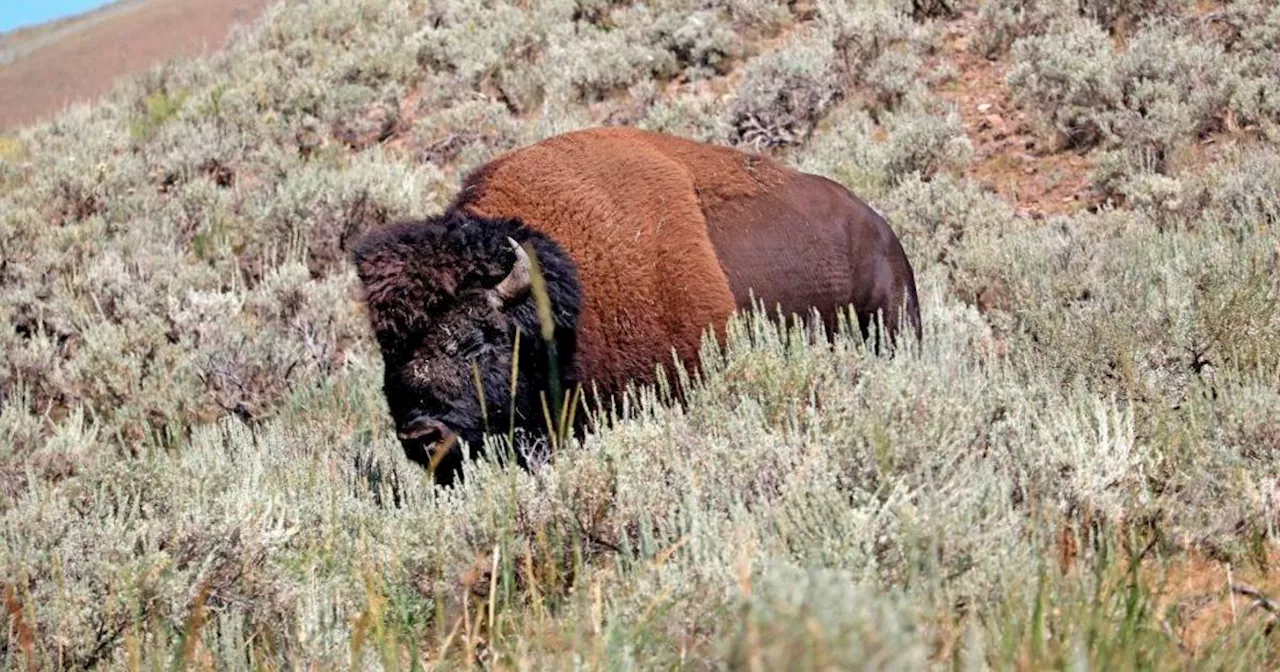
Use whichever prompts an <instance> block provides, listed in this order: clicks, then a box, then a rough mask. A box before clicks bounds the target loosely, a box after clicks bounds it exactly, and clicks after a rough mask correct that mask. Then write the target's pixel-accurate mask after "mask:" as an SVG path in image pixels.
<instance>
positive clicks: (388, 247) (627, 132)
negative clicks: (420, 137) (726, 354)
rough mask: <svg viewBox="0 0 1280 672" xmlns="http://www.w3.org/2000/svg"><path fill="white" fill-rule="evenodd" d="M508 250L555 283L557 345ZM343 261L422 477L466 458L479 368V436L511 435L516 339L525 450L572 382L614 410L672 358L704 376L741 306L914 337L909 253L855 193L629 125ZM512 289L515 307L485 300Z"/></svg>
mask: <svg viewBox="0 0 1280 672" xmlns="http://www.w3.org/2000/svg"><path fill="white" fill-rule="evenodd" d="M511 241H515V242H517V243H519V244H521V245H523V246H524V247H523V248H522V249H526V250H528V251H529V252H532V257H533V262H532V263H534V264H537V265H541V266H542V269H543V271H544V272H545V274H546V276H547V278H546V286H547V289H548V292H549V294H550V302H551V305H552V308H553V310H554V312H555V320H554V321H555V333H554V336H553V338H552V340H551V342H550V343H549V344H548V343H544V342H543V341H542V339H541V338H540V337H539V325H538V318H537V314H536V310H535V306H534V300H533V298H532V297H531V296H530V292H529V288H528V282H527V279H525V275H524V274H523V272H522V271H521V267H520V266H519V265H518V264H517V259H518V258H519V257H518V255H517V253H516V252H515V251H514V250H513V248H512V247H511ZM354 258H355V262H356V266H357V269H358V272H359V275H360V279H361V281H362V283H363V285H364V288H365V295H366V303H367V305H368V309H369V319H370V324H371V326H372V328H373V331H374V333H375V334H376V335H377V338H378V342H379V345H380V346H381V349H382V353H383V360H384V365H385V371H386V372H385V380H384V391H385V393H386V396H387V401H388V404H389V406H390V407H391V414H392V416H393V418H394V419H395V421H396V425H397V429H398V431H399V432H400V434H401V435H402V444H403V445H404V447H405V450H406V452H407V453H408V454H409V455H410V457H413V458H414V459H416V460H418V461H421V462H424V463H425V462H428V461H429V457H428V455H429V450H430V448H431V446H432V445H434V444H435V443H436V440H437V439H439V438H442V437H457V438H461V439H463V440H464V441H465V442H466V443H468V444H469V445H471V446H472V448H473V449H474V448H475V447H476V445H477V444H478V438H479V437H480V436H481V435H482V434H483V432H484V427H483V426H482V421H481V419H480V416H481V413H480V407H481V404H480V400H479V399H480V398H479V397H478V396H477V395H476V394H475V383H474V377H475V373H473V371H472V369H471V367H472V365H473V363H474V365H475V367H476V369H478V372H479V376H480V378H481V383H482V387H483V390H484V395H483V397H484V399H485V403H484V407H485V409H486V410H487V411H488V413H489V415H490V426H489V429H491V430H493V431H495V432H500V433H502V432H505V431H506V430H507V428H508V427H509V426H510V423H511V421H512V417H511V416H509V415H508V414H507V412H506V409H507V408H508V407H509V406H510V401H511V400H510V399H509V398H508V394H507V387H506V386H507V385H509V384H510V379H509V376H510V368H511V348H512V345H513V343H514V340H515V338H514V336H515V334H516V333H517V332H519V333H520V343H521V350H520V378H521V381H520V387H519V388H518V389H517V393H516V399H515V408H516V412H515V416H514V424H515V425H516V426H517V427H519V428H521V429H523V430H525V431H527V432H530V433H534V434H537V433H539V432H540V431H541V430H542V429H543V428H545V422H544V420H543V411H542V406H541V401H540V399H541V396H540V395H542V394H546V393H548V392H549V390H551V388H552V387H554V386H555V384H558V386H559V389H560V390H562V391H563V393H564V394H565V395H566V396H567V395H568V393H569V392H570V391H571V390H572V387H573V385H574V384H576V383H579V382H581V383H582V384H583V386H584V387H585V388H587V389H588V390H590V389H592V388H593V387H594V388H598V390H599V391H600V392H602V393H603V396H604V399H606V400H607V399H609V398H611V397H612V395H613V394H615V393H617V392H619V391H621V390H622V389H623V387H624V386H625V385H626V384H627V383H628V382H636V383H642V384H643V383H649V382H653V373H654V367H655V365H657V364H663V365H664V367H665V368H666V369H667V370H670V369H671V366H670V365H671V362H672V360H671V352H672V351H673V350H674V352H675V354H676V356H677V357H679V358H680V359H681V361H682V362H683V363H684V364H685V366H686V367H688V368H689V369H691V370H696V369H697V364H698V362H697V355H698V349H699V345H700V342H701V336H702V334H703V331H704V329H706V328H708V327H710V328H712V329H713V330H714V332H715V334H716V335H717V337H720V338H723V335H724V327H725V324H726V322H727V321H728V318H729V317H730V315H731V314H732V313H733V312H734V311H735V310H736V309H739V308H749V307H750V305H751V303H750V301H751V296H752V295H753V294H754V297H755V299H756V300H757V301H760V302H763V304H764V307H765V308H766V309H767V310H768V311H769V312H770V313H774V312H776V310H777V309H778V308H781V310H782V311H783V312H784V313H800V314H808V312H809V311H810V310H816V311H817V312H818V314H819V315H820V316H821V319H822V321H823V323H824V324H825V325H826V327H827V329H828V330H829V331H830V332H834V329H835V324H836V315H837V313H838V312H839V311H841V310H842V309H843V307H844V306H850V305H851V306H852V307H853V309H854V311H855V313H856V314H857V315H858V320H859V326H860V328H861V329H862V331H863V334H864V335H865V336H868V337H872V336H874V333H873V332H872V330H871V329H870V326H871V322H872V321H873V318H874V316H875V315H877V314H878V315H880V316H882V318H883V319H884V322H885V324H886V327H887V332H888V333H887V336H888V341H889V342H890V343H892V342H894V341H896V340H897V336H898V332H899V331H900V329H901V327H902V326H903V320H904V319H905V320H906V322H907V324H908V325H909V326H910V328H911V329H912V331H913V332H914V333H915V334H916V336H917V338H918V337H919V336H920V333H921V325H920V315H919V306H918V301H917V298H916V288H915V279H914V276H913V273H912V270H911V266H910V264H909V263H908V261H907V258H906V255H905V254H904V253H903V250H902V246H901V245H900V243H899V241H898V239H897V237H896V236H895V235H894V233H893V231H892V230H891V229H890V228H889V226H888V224H886V223H885V221H884V220H883V219H882V218H880V217H879V216H878V215H876V213H875V212H873V211H872V210H871V209H870V208H869V207H867V205H866V204H865V203H863V202H862V201H861V200H859V199H858V198H857V197H855V196H854V195H853V194H851V193H849V191H848V190H847V189H845V188H844V187H842V186H841V185H839V184H837V183H835V182H832V181H830V180H827V179H825V178H822V177H818V176H814V175H808V174H805V173H800V172H798V171H794V170H791V169H788V168H785V167H783V166H781V165H779V164H777V163H776V162H774V161H773V160H771V159H769V158H767V157H763V156H759V155H754V154H748V153H743V152H739V151H737V150H734V149H730V148H727V147H718V146H715V145H708V144H703V143H697V142H693V141H689V140H685V139H681V138H676V137H672V136H668V135H662V134H658V133H652V132H647V131H641V130H636V129H630V128H625V127H609V128H597V129H589V130H585V131H578V132H574V133H568V134H565V135H560V136H555V137H552V138H549V139H547V140H544V141H542V142H540V143H537V144H534V145H531V146H528V147H525V148H522V149H518V150H516V151H514V152H511V153H509V154H507V155H505V156H502V157H499V158H498V159H496V160H495V161H492V162H490V163H489V164H487V165H485V166H483V167H481V168H480V169H478V170H476V171H475V172H473V173H472V174H470V175H469V176H467V178H466V180H465V181H464V184H463V189H462V191H461V193H460V194H459V195H458V197H457V199H456V200H455V201H454V203H453V204H451V206H450V207H449V209H448V210H447V211H446V212H444V213H442V214H441V215H439V216H437V217H433V218H429V219H427V220H423V221H418V222H406V223H400V224H397V225H394V226H391V227H388V228H386V229H384V230H380V231H375V232H373V233H371V234H369V235H367V236H366V237H365V238H364V239H362V240H361V241H360V242H359V243H358V244H357V245H356V246H355V248H354ZM504 279H505V280H504ZM504 287H505V288H506V289H507V290H511V289H512V288H518V291H513V293H512V295H511V296H507V297H506V298H504V299H502V300H500V301H499V300H496V299H495V298H494V296H495V291H496V290H497V289H501V288H504ZM903 308H905V314H903ZM877 340H879V339H877ZM552 353H554V354H555V355H556V356H557V357H558V363H559V367H558V370H557V371H555V372H553V371H552V365H551V364H549V363H548V356H549V355H550V354H552ZM579 415H580V416H581V414H579ZM575 429H576V430H579V431H580V426H578V427H575ZM460 455H461V454H460V452H457V451H450V452H449V453H448V454H447V456H446V462H445V464H444V465H442V467H443V468H442V469H438V470H437V477H438V479H439V480H441V481H442V482H447V481H449V480H451V479H452V477H453V475H454V473H455V472H456V465H457V462H458V461H459V459H460Z"/></svg>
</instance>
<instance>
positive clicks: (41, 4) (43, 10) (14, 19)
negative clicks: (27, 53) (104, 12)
mask: <svg viewBox="0 0 1280 672" xmlns="http://www.w3.org/2000/svg"><path fill="white" fill-rule="evenodd" d="M111 1H112V0H0V33H5V32H8V31H10V30H13V29H14V28H22V27H23V26H31V25H35V24H37V23H44V22H45V21H49V20H51V19H57V18H61V17H64V16H70V15H72V14H80V13H81V12H87V11H89V10H91V9H93V8H95V7H101V6H102V5H106V4H109V3H110V2H111Z"/></svg>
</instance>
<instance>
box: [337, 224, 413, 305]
mask: <svg viewBox="0 0 1280 672" xmlns="http://www.w3.org/2000/svg"><path fill="white" fill-rule="evenodd" d="M406 252H407V250H406V247H405V246H404V245H398V244H395V243H393V242H391V241H385V240H378V239H377V238H372V239H370V238H366V239H365V240H362V241H361V242H360V244H359V245H358V246H357V247H356V248H355V250H354V254H353V255H352V256H353V261H354V262H355V266H356V275H357V276H359V278H360V283H361V284H362V285H364V294H365V301H366V302H367V303H369V305H370V307H371V308H375V309H376V308H377V307H378V306H381V305H384V304H386V303H387V302H389V301H391V300H394V298H395V297H396V296H403V295H405V294H407V293H409V292H410V291H411V290H412V287H411V283H412V278H411V276H410V275H409V274H408V273H407V272H406V271H407V270H408V268H407V267H408V255H407V254H406Z"/></svg>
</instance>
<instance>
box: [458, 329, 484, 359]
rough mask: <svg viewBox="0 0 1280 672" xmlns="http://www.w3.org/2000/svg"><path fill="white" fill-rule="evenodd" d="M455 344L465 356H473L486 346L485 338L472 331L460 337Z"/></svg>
mask: <svg viewBox="0 0 1280 672" xmlns="http://www.w3.org/2000/svg"><path fill="white" fill-rule="evenodd" d="M455 345H456V348H457V350H458V351H459V352H460V353H461V355H462V356H463V357H472V356H474V355H477V354H479V353H480V351H481V350H482V349H483V348H484V339H483V338H482V337H481V336H480V334H478V333H471V334H467V335H465V336H463V337H462V338H459V339H458V340H457V342H456V344H455Z"/></svg>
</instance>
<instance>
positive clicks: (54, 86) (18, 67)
mask: <svg viewBox="0 0 1280 672" xmlns="http://www.w3.org/2000/svg"><path fill="white" fill-rule="evenodd" d="M265 5H267V0H122V1H120V2H114V3H112V4H110V5H107V6H105V7H102V8H99V9H97V10H95V11H92V12H88V13H85V14H82V15H79V16H74V17H69V18H66V19H62V20H59V21H54V22H50V23H48V24H43V25H39V26H32V27H29V28H24V29H22V30H17V31H13V32H11V33H7V34H3V35H0V130H4V129H12V128H16V127H18V126H20V125H22V124H29V123H32V122H35V121H41V120H45V119H48V118H50V117H51V116H52V115H54V114H56V113H57V112H58V111H59V110H61V109H62V108H64V107H65V106H67V105H69V104H76V103H82V102H87V101H89V100H92V99H94V98H96V97H98V96H100V95H102V94H104V93H106V92H107V91H108V90H110V88H111V86H112V85H113V83H114V82H115V81H116V80H117V79H118V78H120V77H125V76H129V75H134V74H137V73H139V72H141V71H143V70H146V69H147V68H148V67H150V66H151V65H153V64H154V63H156V62H159V61H164V60H167V59H170V58H172V57H174V56H194V55H198V54H201V53H202V52H204V50H206V49H208V50H216V49H218V48H219V47H221V46H222V44H223V42H224V41H225V40H226V38H227V34H228V32H229V31H230V30H231V28H232V26H233V25H234V24H237V23H240V22H248V21H251V20H252V19H253V18H254V17H255V16H257V15H258V14H259V13H261V11H262V8H263V7H264V6H265Z"/></svg>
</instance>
